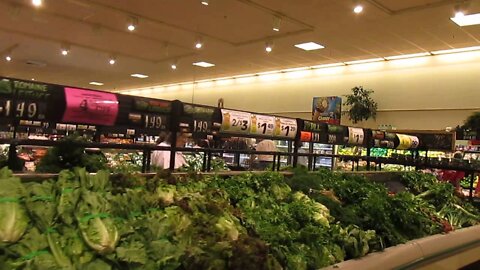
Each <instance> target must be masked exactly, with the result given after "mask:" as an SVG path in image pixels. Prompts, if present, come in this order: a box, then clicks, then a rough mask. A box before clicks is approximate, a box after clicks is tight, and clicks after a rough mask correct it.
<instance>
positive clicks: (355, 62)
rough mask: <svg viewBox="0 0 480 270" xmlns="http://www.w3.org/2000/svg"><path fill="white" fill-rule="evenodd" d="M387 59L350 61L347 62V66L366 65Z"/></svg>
mask: <svg viewBox="0 0 480 270" xmlns="http://www.w3.org/2000/svg"><path fill="white" fill-rule="evenodd" d="M383 60H385V59H383V58H371V59H364V60H356V61H349V62H345V64H347V65H355V64H365V63H373V62H380V61H383Z"/></svg>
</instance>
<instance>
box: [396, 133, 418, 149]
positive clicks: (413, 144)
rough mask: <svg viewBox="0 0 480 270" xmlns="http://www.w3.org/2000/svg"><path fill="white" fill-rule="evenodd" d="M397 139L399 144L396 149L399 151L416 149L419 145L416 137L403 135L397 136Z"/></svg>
mask: <svg viewBox="0 0 480 270" xmlns="http://www.w3.org/2000/svg"><path fill="white" fill-rule="evenodd" d="M397 138H398V140H399V144H398V146H397V149H399V150H407V149H414V148H417V147H418V145H419V142H420V141H419V140H418V137H415V136H411V135H405V134H397Z"/></svg>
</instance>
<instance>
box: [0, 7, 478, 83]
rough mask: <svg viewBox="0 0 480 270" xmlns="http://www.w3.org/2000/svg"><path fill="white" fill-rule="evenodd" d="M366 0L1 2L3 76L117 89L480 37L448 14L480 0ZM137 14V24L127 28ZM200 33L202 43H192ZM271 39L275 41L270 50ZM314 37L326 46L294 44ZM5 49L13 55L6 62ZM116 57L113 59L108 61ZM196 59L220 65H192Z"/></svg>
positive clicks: (428, 47) (423, 48)
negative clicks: (358, 8)
mask: <svg viewBox="0 0 480 270" xmlns="http://www.w3.org/2000/svg"><path fill="white" fill-rule="evenodd" d="M361 2H362V4H363V6H364V11H363V12H362V13H361V14H355V13H354V12H353V11H352V9H353V7H354V1H353V0H295V1H292V0H210V1H209V5H208V6H206V5H203V4H201V1H200V0H182V1H180V0H135V1H133V0H130V1H129V0H43V5H42V6H41V7H37V8H36V7H34V6H33V5H32V1H31V0H2V1H0V52H1V53H2V55H3V56H2V59H1V61H0V75H1V76H9V77H16V78H23V79H31V78H35V79H36V80H37V81H38V80H39V81H44V82H52V83H58V84H65V85H74V86H80V87H87V88H97V89H105V90H121V89H132V88H136V87H145V86H152V85H160V84H167V83H173V82H185V81H193V80H202V79H207V78H216V77H225V76H231V75H238V74H247V73H253V72H263V71H269V70H277V69H286V68H294V67H299V66H306V65H320V64H326V63H335V62H339V61H350V60H359V59H366V58H374V57H385V56H390V55H398V54H409V53H417V52H423V51H432V50H439V49H448V48H456V47H466V46H476V45H480V26H468V27H459V26H457V25H456V24H454V23H453V22H452V21H451V20H450V19H449V18H450V17H452V15H453V12H454V7H455V5H456V4H457V3H462V7H463V8H465V9H466V11H467V13H477V12H480V1H475V0H471V1H460V2H459V1H456V0H401V1H400V0H363V1H361ZM278 17H279V18H281V20H280V31H279V32H275V31H273V30H272V27H273V25H274V23H276V22H275V21H277V20H276V19H275V18H278ZM132 20H133V21H136V22H138V23H137V28H136V30H135V31H133V32H129V31H128V30H127V22H129V21H132ZM198 38H201V39H202V40H203V42H204V46H203V48H202V49H201V50H197V49H195V47H194V43H195V41H196V40H197V39H198ZM267 41H273V44H274V47H273V52H271V53H270V54H267V53H266V52H265V43H266V42H267ZM309 41H313V42H317V43H320V44H322V45H324V46H326V48H325V49H322V50H315V51H303V50H300V49H298V48H295V47H294V46H293V45H295V44H298V43H302V42H309ZM62 46H64V47H65V46H66V47H68V48H69V54H68V55H67V56H62V55H61V53H60V49H61V47H62ZM9 50H10V51H11V55H12V58H13V60H12V61H11V62H7V61H5V60H4V57H5V54H7V52H8V51H9ZM112 55H113V56H114V57H115V58H116V60H117V61H116V64H115V65H110V64H109V63H108V59H109V58H110V57H111V56H112ZM175 61H177V63H178V68H177V70H175V71H173V70H172V69H171V68H170V65H171V63H172V62H175ZM198 61H206V62H210V63H214V64H215V65H216V66H215V67H212V68H201V67H195V66H192V63H193V62H198ZM132 73H141V74H147V75H149V77H148V78H146V79H138V78H133V77H131V76H130V74H132ZM91 81H97V82H103V83H105V85H103V86H92V85H89V84H88V83H89V82H91Z"/></svg>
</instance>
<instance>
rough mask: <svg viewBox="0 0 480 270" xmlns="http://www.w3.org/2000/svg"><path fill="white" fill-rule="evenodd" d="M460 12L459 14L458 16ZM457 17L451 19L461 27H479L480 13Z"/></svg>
mask: <svg viewBox="0 0 480 270" xmlns="http://www.w3.org/2000/svg"><path fill="white" fill-rule="evenodd" d="M458 13H460V12H457V14H458ZM457 14H455V17H453V18H450V20H452V21H453V22H454V23H456V24H458V25H459V26H470V25H477V24H480V13H475V14H470V15H463V16H461V15H457Z"/></svg>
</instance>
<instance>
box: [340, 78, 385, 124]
mask: <svg viewBox="0 0 480 270" xmlns="http://www.w3.org/2000/svg"><path fill="white" fill-rule="evenodd" d="M373 93H374V91H373V90H370V89H365V88H363V86H355V87H354V88H352V94H350V95H346V96H345V97H346V98H347V100H346V101H345V103H344V104H343V105H345V106H348V107H349V110H348V111H346V112H345V113H346V114H347V115H348V118H349V119H350V120H351V121H352V122H353V123H354V124H356V123H358V122H361V121H366V120H368V119H370V118H373V119H375V118H376V116H377V107H378V104H377V102H375V101H374V100H373V98H372V97H371V94H373Z"/></svg>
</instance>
